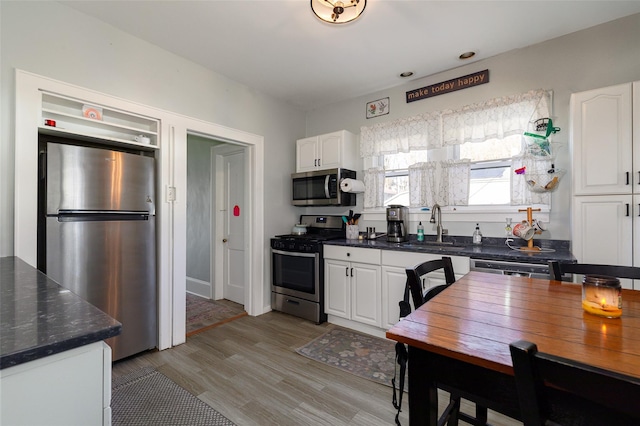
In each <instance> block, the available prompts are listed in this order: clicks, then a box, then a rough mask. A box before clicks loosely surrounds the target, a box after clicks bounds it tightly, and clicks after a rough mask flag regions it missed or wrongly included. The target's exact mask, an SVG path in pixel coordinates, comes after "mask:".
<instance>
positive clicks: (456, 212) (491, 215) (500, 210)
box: [362, 205, 551, 223]
mask: <svg viewBox="0 0 640 426" xmlns="http://www.w3.org/2000/svg"><path fill="white" fill-rule="evenodd" d="M527 207H532V208H534V209H537V208H539V209H540V211H539V212H534V217H535V218H536V219H538V220H541V221H543V222H547V223H548V222H549V213H550V211H551V209H550V208H549V206H536V205H533V206H447V207H442V220H443V221H447V222H498V223H504V220H505V218H507V217H512V218H513V220H514V222H516V219H517V218H519V217H520V215H522V214H525V213H526V211H524V212H519V211H518V210H526V208H527ZM409 214H410V220H411V221H418V220H421V221H425V220H427V221H428V220H429V219H430V218H431V209H429V210H422V209H421V208H419V207H416V208H410V209H409ZM362 220H371V221H386V220H387V210H386V208H376V209H367V210H365V211H363V212H362Z"/></svg>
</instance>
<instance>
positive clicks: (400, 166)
mask: <svg viewBox="0 0 640 426" xmlns="http://www.w3.org/2000/svg"><path fill="white" fill-rule="evenodd" d="M521 139H522V138H521V136H520V135H512V136H508V137H506V138H504V139H490V140H487V141H485V142H466V143H464V144H462V145H457V146H455V147H452V148H450V149H448V150H446V149H445V150H444V151H445V152H447V151H450V155H449V156H450V157H453V158H455V159H468V160H470V161H471V171H470V181H469V205H509V204H510V203H511V194H510V191H511V157H513V156H514V155H518V154H519V153H520V151H521V149H522V146H521V144H522V141H521ZM438 151H443V150H438ZM430 152H432V151H427V150H419V151H411V152H409V153H397V154H388V155H384V156H383V160H382V163H383V165H384V170H385V179H384V205H385V206H388V205H391V204H402V205H405V206H408V205H409V204H410V203H409V172H408V168H409V166H411V165H412V164H415V163H419V162H426V161H428V159H429V158H430V155H429V153H430ZM444 155H445V156H447V154H444Z"/></svg>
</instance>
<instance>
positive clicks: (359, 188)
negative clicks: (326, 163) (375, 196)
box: [340, 178, 364, 193]
mask: <svg viewBox="0 0 640 426" xmlns="http://www.w3.org/2000/svg"><path fill="white" fill-rule="evenodd" d="M340 189H341V190H342V192H352V193H360V192H364V182H363V181H361V180H356V179H349V178H347V179H342V181H340Z"/></svg>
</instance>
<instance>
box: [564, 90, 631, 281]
mask: <svg viewBox="0 0 640 426" xmlns="http://www.w3.org/2000/svg"><path fill="white" fill-rule="evenodd" d="M632 105H633V106H632ZM571 120H572V122H571V128H572V148H573V195H574V197H573V211H572V217H573V221H572V241H571V245H572V251H573V254H574V255H575V256H576V258H577V259H578V262H581V263H598V264H606V265H623V266H640V195H639V194H640V82H635V83H628V84H620V85H617V86H611V87H605V88H602V89H596V90H590V91H587V92H581V93H575V94H573V95H571ZM636 281H637V280H636ZM621 282H622V285H623V287H626V288H635V289H638V288H640V283H638V282H633V283H632V280H621Z"/></svg>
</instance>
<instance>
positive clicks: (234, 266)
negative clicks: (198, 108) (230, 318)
mask: <svg viewBox="0 0 640 426" xmlns="http://www.w3.org/2000/svg"><path fill="white" fill-rule="evenodd" d="M247 149H248V148H247V147H246V146H243V145H240V144H235V143H228V142H223V141H219V140H217V139H215V138H212V137H207V136H203V135H193V134H187V167H186V170H187V216H186V219H187V220H186V228H187V235H186V237H187V238H186V243H187V247H186V250H187V253H186V254H187V256H186V261H187V262H186V293H187V295H188V297H187V329H189V326H190V324H189V322H190V321H191V320H192V319H194V318H195V317H194V315H191V314H192V312H190V311H189V309H190V307H192V308H194V309H196V310H197V311H201V310H202V309H204V307H209V308H211V309H212V310H215V309H217V307H221V308H223V309H222V311H226V310H227V309H224V308H225V305H224V303H226V304H229V305H232V304H230V303H229V301H231V302H235V304H237V305H234V306H238V305H239V308H240V309H241V308H242V307H243V306H244V304H245V282H246V279H247V277H246V276H245V271H246V270H247V268H246V267H245V266H246V251H247V250H246V248H247V242H246V241H247V240H246V238H245V229H246V228H247V227H248V222H249V221H248V218H247V209H246V208H245V207H246V206H247V202H248V200H249V196H248V195H249V193H248V190H247V188H246V186H247V179H245V175H246V173H245V162H246V157H247V156H246V155H245V151H246V150H247ZM194 296H199V297H195V298H194ZM198 299H199V300H198ZM221 299H225V300H221ZM206 300H208V301H209V302H213V301H219V302H220V303H204V302H205V301H206ZM234 310H237V308H234ZM222 311H221V312H219V313H216V312H213V311H211V312H209V313H206V315H208V314H211V316H212V318H213V317H219V316H220V315H222V316H224V315H223V314H224V312H222ZM218 314H220V315H218ZM196 317H202V315H197V316H196Z"/></svg>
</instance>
